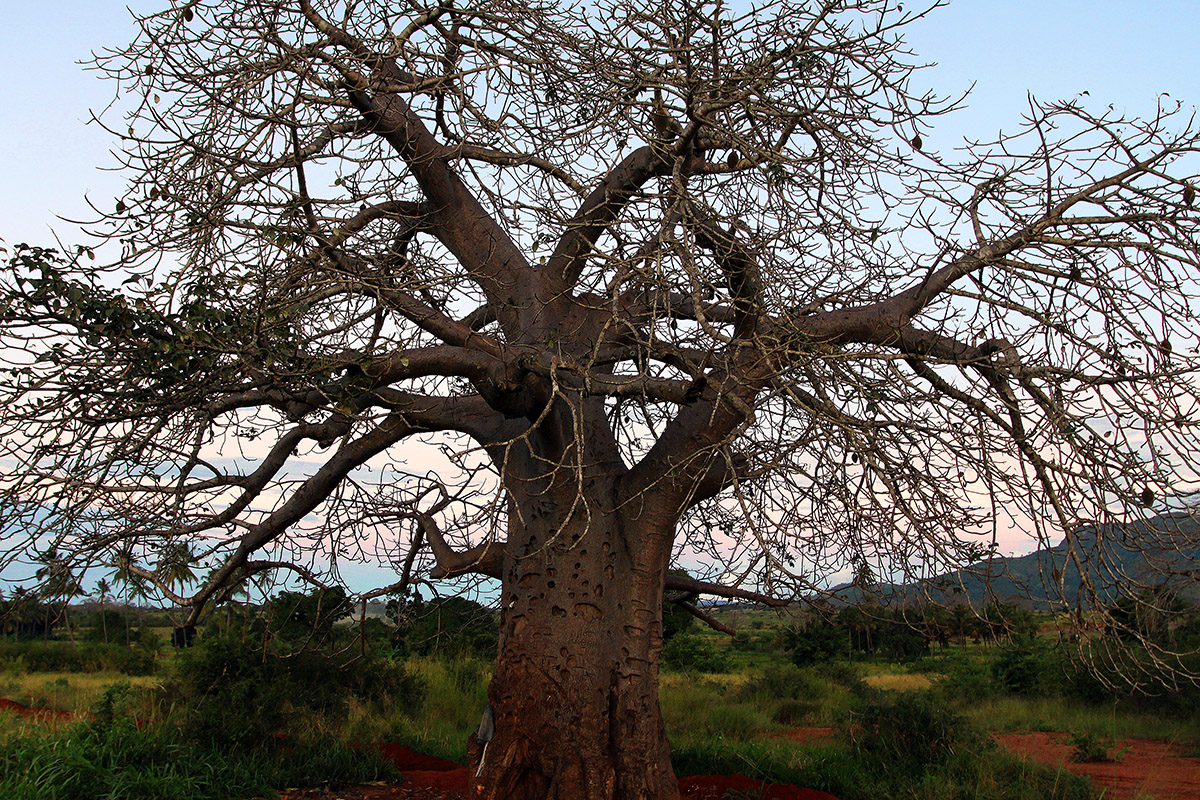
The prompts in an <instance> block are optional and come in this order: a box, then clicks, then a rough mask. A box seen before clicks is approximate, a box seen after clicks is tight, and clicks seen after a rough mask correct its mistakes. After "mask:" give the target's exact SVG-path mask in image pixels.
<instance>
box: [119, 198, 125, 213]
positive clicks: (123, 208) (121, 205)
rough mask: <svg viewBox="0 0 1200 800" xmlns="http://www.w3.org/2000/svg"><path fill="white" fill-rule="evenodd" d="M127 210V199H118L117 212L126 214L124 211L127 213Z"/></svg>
mask: <svg viewBox="0 0 1200 800" xmlns="http://www.w3.org/2000/svg"><path fill="white" fill-rule="evenodd" d="M125 210H126V206H125V201H124V200H118V201H117V213H118V214H124V213H125Z"/></svg>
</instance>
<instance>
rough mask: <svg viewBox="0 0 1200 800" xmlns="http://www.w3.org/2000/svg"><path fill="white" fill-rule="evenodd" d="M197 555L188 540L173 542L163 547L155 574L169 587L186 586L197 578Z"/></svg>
mask: <svg viewBox="0 0 1200 800" xmlns="http://www.w3.org/2000/svg"><path fill="white" fill-rule="evenodd" d="M195 563H196V556H195V554H194V553H193V552H192V546H191V545H190V544H188V543H187V542H172V543H171V544H169V545H167V546H166V547H164V548H163V550H162V554H161V555H160V556H159V558H158V566H156V567H155V568H154V574H155V575H156V576H157V577H158V579H159V580H160V581H162V582H163V583H165V584H166V585H167V587H168V588H171V589H173V588H174V587H175V586H176V585H179V586H181V587H182V586H184V585H186V584H189V583H192V582H193V581H195V580H196V569H195V566H194V564H195Z"/></svg>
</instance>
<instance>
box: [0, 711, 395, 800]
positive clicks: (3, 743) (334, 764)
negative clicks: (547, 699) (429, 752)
mask: <svg viewBox="0 0 1200 800" xmlns="http://www.w3.org/2000/svg"><path fill="white" fill-rule="evenodd" d="M381 777H389V778H395V777H397V776H396V773H395V771H394V769H392V768H391V767H390V765H388V764H387V763H385V762H384V761H383V760H382V759H380V758H379V757H378V756H377V755H375V754H373V753H371V752H367V751H356V750H352V749H350V748H349V747H347V746H345V745H341V744H337V743H335V742H329V741H323V742H292V743H289V745H288V746H287V747H276V748H273V749H258V750H246V751H240V752H229V751H226V752H221V751H217V750H214V749H211V748H207V747H204V746H203V745H200V744H198V743H197V742H195V741H192V740H189V739H187V738H185V737H184V736H183V735H182V734H181V733H180V731H179V729H178V728H176V727H174V726H171V725H169V724H161V723H160V724H155V725H148V726H137V725H135V724H134V723H133V722H132V721H131V720H128V719H124V720H117V721H114V722H112V723H111V724H92V723H85V724H80V725H76V726H74V727H71V728H68V729H66V730H62V731H58V732H50V733H46V732H26V733H18V734H9V735H5V736H3V737H2V738H0V797H4V798H11V799H12V800H125V799H126V798H154V799H155V800H209V798H212V800H218V798H221V799H223V798H230V797H249V796H254V795H259V794H265V793H270V792H273V790H274V789H277V788H279V787H282V786H311V785H317V784H320V783H323V782H326V781H329V780H340V781H360V782H361V781H368V780H377V779H379V778H381Z"/></svg>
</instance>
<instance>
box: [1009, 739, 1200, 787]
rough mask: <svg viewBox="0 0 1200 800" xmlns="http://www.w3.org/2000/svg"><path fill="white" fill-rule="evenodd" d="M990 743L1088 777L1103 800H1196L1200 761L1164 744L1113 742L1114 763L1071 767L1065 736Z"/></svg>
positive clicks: (1127, 740)
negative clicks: (1147, 799) (1148, 799)
mask: <svg viewBox="0 0 1200 800" xmlns="http://www.w3.org/2000/svg"><path fill="white" fill-rule="evenodd" d="M995 738H996V741H998V742H1000V743H1001V744H1002V745H1004V746H1005V747H1007V748H1008V749H1009V750H1012V751H1013V752H1014V753H1019V754H1020V755H1024V756H1027V757H1029V758H1033V759H1035V760H1037V761H1041V762H1043V763H1045V764H1051V765H1053V766H1056V767H1057V766H1061V767H1065V768H1066V769H1068V770H1070V771H1071V772H1074V773H1077V774H1079V775H1087V776H1089V777H1090V778H1091V779H1092V785H1093V786H1095V787H1096V788H1097V789H1104V790H1105V792H1104V800H1133V799H1134V798H1136V797H1138V796H1139V794H1141V795H1151V796H1153V797H1154V800H1196V798H1200V758H1189V757H1187V756H1186V755H1184V752H1183V750H1182V749H1181V748H1178V747H1174V746H1172V745H1169V744H1166V743H1164V742H1156V741H1152V740H1148V739H1117V740H1116V741H1114V742H1113V745H1112V747H1110V748H1109V753H1110V754H1112V755H1114V756H1116V757H1117V758H1116V760H1115V761H1104V762H1100V763H1095V764H1076V763H1074V762H1072V761H1071V753H1072V751H1073V749H1074V748H1072V747H1071V745H1069V744H1067V739H1068V738H1070V737H1069V734H1065V733H998V734H996V735H995Z"/></svg>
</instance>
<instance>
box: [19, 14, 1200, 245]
mask: <svg viewBox="0 0 1200 800" xmlns="http://www.w3.org/2000/svg"><path fill="white" fill-rule="evenodd" d="M160 4H162V0H158V1H157V2H156V0H136V2H135V3H133V4H132V5H133V7H135V8H142V9H151V8H155V7H157V6H159V5H160ZM913 5H914V6H915V5H917V3H916V2H914V3H913ZM1197 23H1200V0H1157V1H1155V0H1142V2H1137V3H1133V2H1128V1H1127V0H1123V1H1120V2H1118V1H1116V0H1091V1H1090V2H1089V1H1088V0H1053V1H1050V2H1047V0H957V2H952V3H951V4H950V6H949V7H947V8H943V9H939V10H937V11H935V12H934V13H933V14H932V15H931V16H930V17H929V18H928V19H927V20H926V21H924V22H921V23H919V24H918V25H916V26H914V27H912V28H911V29H909V32H908V34H907V37H908V39H909V41H910V43H911V45H912V47H913V49H914V50H915V51H916V52H917V53H918V54H919V55H920V56H921V57H922V58H923V59H925V60H928V61H936V62H939V66H938V67H936V68H935V69H933V70H930V71H929V72H928V73H927V74H926V75H927V77H926V80H927V82H928V84H929V85H930V86H932V87H934V88H936V89H940V90H942V91H943V92H946V93H949V92H952V91H955V90H962V89H964V88H966V87H967V86H968V85H970V83H971V82H973V81H974V82H976V84H977V88H976V90H975V93H974V95H973V97H972V98H971V99H970V101H969V103H970V106H971V107H970V108H969V109H968V110H967V111H965V112H963V113H962V114H960V115H957V117H956V118H954V119H951V120H942V121H941V122H939V125H938V127H937V128H936V129H935V131H934V132H933V134H932V135H931V136H929V137H927V147H933V148H939V149H945V148H948V147H952V146H954V144H956V143H957V142H958V141H959V140H961V138H962V137H963V136H964V135H972V136H978V137H987V136H989V135H990V134H992V133H995V131H996V130H997V129H999V128H1001V127H1012V126H1013V125H1015V123H1016V121H1017V120H1018V119H1019V117H1020V114H1021V111H1022V110H1023V109H1024V107H1025V96H1026V92H1027V91H1032V92H1033V93H1034V94H1036V95H1037V96H1038V97H1039V98H1042V99H1046V100H1050V99H1067V98H1070V97H1073V96H1075V95H1076V94H1078V93H1079V92H1082V91H1085V90H1086V91H1088V92H1089V93H1090V101H1089V103H1090V105H1091V106H1092V107H1094V108H1095V109H1096V110H1102V109H1103V108H1105V107H1106V106H1107V105H1108V104H1109V103H1113V104H1115V105H1116V106H1117V108H1119V109H1127V110H1128V111H1130V112H1133V113H1139V114H1147V113H1150V112H1152V111H1153V108H1154V105H1155V102H1156V101H1155V97H1156V95H1157V93H1159V92H1168V93H1170V94H1171V96H1172V97H1174V98H1177V99H1181V100H1183V101H1184V102H1185V104H1187V105H1188V106H1189V107H1190V106H1192V105H1194V104H1196V103H1200V46H1197V43H1196V36H1195V29H1196V25H1197ZM132 35H133V25H132V22H131V19H130V15H129V12H128V11H127V9H126V4H125V3H121V2H113V1H112V0H44V1H43V2H34V1H33V0H0V77H2V80H0V113H2V114H3V117H2V118H0V239H4V240H5V241H7V242H8V243H9V244H10V245H11V244H14V243H16V242H19V241H29V242H31V243H35V244H45V243H48V242H50V241H51V234H50V228H51V227H54V228H56V229H57V230H58V231H59V233H60V235H61V236H62V237H63V239H64V240H65V241H67V242H75V241H77V240H78V237H77V236H76V235H74V234H73V233H72V231H71V230H70V228H69V226H67V225H65V224H62V223H58V222H56V221H55V215H56V214H59V215H63V216H68V217H70V216H74V217H78V216H80V215H84V214H85V213H86V206H85V204H84V202H83V194H84V192H88V193H89V194H90V195H91V196H92V197H93V198H95V200H96V201H97V202H98V203H99V204H101V205H103V206H104V207H108V205H110V204H111V200H112V197H113V196H115V194H116V192H117V188H118V187H119V186H120V185H121V180H120V178H119V177H118V176H116V175H114V174H112V173H105V172H102V171H100V170H98V169H97V167H100V166H111V164H112V163H113V162H112V159H111V157H110V156H109V155H108V148H109V146H110V144H111V142H110V140H109V138H108V136H107V135H106V134H105V133H104V131H103V130H101V129H100V128H98V127H97V126H95V125H86V124H85V123H86V122H87V120H88V118H89V110H90V109H96V110H100V109H102V108H103V107H104V106H105V105H106V104H107V103H108V102H109V100H111V98H112V88H113V87H112V86H111V84H109V83H107V82H102V81H99V80H97V79H96V77H95V75H94V74H93V73H89V72H85V71H84V70H83V69H82V68H81V67H80V66H78V64H76V62H77V61H80V60H85V59H87V58H88V55H89V53H90V52H91V51H92V50H93V49H99V48H103V47H105V46H114V45H120V44H122V43H124V42H126V41H127V40H129V39H131V38H132Z"/></svg>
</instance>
